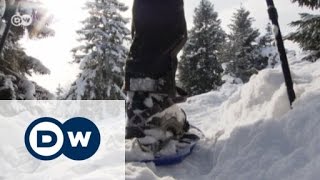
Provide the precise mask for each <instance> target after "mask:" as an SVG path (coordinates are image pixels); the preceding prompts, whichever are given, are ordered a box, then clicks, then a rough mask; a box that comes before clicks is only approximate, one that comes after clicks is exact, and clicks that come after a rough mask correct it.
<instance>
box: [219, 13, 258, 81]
mask: <svg viewBox="0 0 320 180" xmlns="http://www.w3.org/2000/svg"><path fill="white" fill-rule="evenodd" d="M249 16H250V12H249V11H247V10H246V9H244V8H243V7H241V8H240V9H237V11H236V12H235V13H234V14H233V17H232V24H230V25H229V28H230V30H231V33H230V34H229V36H228V39H229V41H228V43H227V45H226V47H227V48H226V52H225V55H224V61H225V62H227V63H228V64H227V68H226V71H225V73H226V74H230V75H231V76H233V77H237V78H240V79H241V80H242V81H243V82H247V81H249V78H250V77H251V75H252V74H254V73H256V72H257V70H258V69H261V67H259V68H257V65H259V64H261V63H260V62H259V61H261V57H257V55H258V56H260V54H257V43H256V42H255V40H256V39H257V37H258V36H259V31H258V30H257V29H254V28H253V27H252V22H253V20H254V19H253V18H251V17H249Z"/></svg>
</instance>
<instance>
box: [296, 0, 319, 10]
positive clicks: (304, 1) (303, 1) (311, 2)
mask: <svg viewBox="0 0 320 180" xmlns="http://www.w3.org/2000/svg"><path fill="white" fill-rule="evenodd" d="M291 1H292V2H297V3H299V5H300V6H308V7H310V8H311V9H318V8H320V1H319V0H291Z"/></svg>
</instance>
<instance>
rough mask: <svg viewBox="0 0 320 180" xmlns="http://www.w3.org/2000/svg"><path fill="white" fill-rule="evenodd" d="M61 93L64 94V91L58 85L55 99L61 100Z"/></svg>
mask: <svg viewBox="0 0 320 180" xmlns="http://www.w3.org/2000/svg"><path fill="white" fill-rule="evenodd" d="M63 93H64V90H63V88H62V87H61V84H59V85H58V87H57V89H56V99H58V100H59V99H63V98H62V96H63Z"/></svg>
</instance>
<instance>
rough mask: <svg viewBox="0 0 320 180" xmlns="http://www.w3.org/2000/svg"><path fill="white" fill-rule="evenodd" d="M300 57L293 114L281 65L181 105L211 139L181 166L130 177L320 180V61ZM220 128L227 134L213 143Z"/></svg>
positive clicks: (131, 170)
mask: <svg viewBox="0 0 320 180" xmlns="http://www.w3.org/2000/svg"><path fill="white" fill-rule="evenodd" d="M299 59H300V58H295V57H294V56H292V57H290V65H291V68H292V75H293V79H294V82H295V90H296V94H297V100H296V102H295V103H294V105H293V110H290V108H289V103H288V98H287V95H286V88H285V84H284V80H283V76H282V72H281V68H280V67H276V68H275V69H266V70H263V71H261V72H260V73H259V74H258V75H255V76H253V77H252V78H251V80H250V82H249V83H247V84H245V85H243V86H241V85H233V84H225V85H224V86H223V87H222V88H221V89H220V91H216V92H210V93H207V94H203V95H200V96H196V97H192V98H190V99H189V100H188V102H187V103H185V104H182V105H181V106H182V107H183V108H184V109H185V110H186V111H187V114H188V117H189V121H190V122H191V123H192V124H194V125H196V126H198V127H199V128H201V129H202V130H203V131H204V132H205V134H206V136H207V139H205V140H203V141H202V142H201V143H199V145H198V147H197V148H196V149H195V151H194V153H193V154H192V156H190V157H189V158H187V159H186V160H185V161H184V162H183V163H181V164H179V165H175V166H170V167H155V166H154V165H153V164H141V163H129V164H126V179H210V180H211V179H217V180H218V179H219V180H234V179H237V180H242V179H243V180H248V179H259V180H264V179H265V180H269V179H319V177H320V171H319V169H320V130H319V129H320V62H316V63H313V64H311V63H309V62H302V61H300V60H299ZM219 130H225V134H224V136H223V137H222V138H220V140H219V141H218V142H217V144H214V135H215V133H216V132H218V131H219Z"/></svg>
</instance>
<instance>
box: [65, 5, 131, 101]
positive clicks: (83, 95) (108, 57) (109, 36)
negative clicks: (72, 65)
mask: <svg viewBox="0 0 320 180" xmlns="http://www.w3.org/2000/svg"><path fill="white" fill-rule="evenodd" d="M86 9H88V11H89V17H88V18H86V19H85V20H84V21H83V24H84V25H83V28H82V29H81V30H79V31H78V34H79V35H80V36H81V38H80V42H82V45H80V46H78V47H76V48H74V49H73V53H74V62H76V63H79V64H80V69H81V70H82V72H81V73H80V74H79V76H78V78H77V80H76V81H75V82H74V83H73V84H72V86H71V88H70V90H69V92H68V93H67V95H66V98H65V99H77V100H80V99H85V100H88V99H90V100H102V99H123V98H122V96H121V89H120V88H121V86H122V83H123V77H124V75H123V66H124V62H125V58H126V55H127V52H128V50H127V49H126V48H125V47H124V45H123V43H124V41H125V40H128V35H129V33H130V32H129V30H128V29H127V28H126V26H125V25H126V23H127V22H128V21H127V20H126V19H125V18H123V17H122V15H121V13H122V12H125V11H126V10H127V9H128V8H127V7H126V6H125V5H124V4H123V3H120V2H119V1H118V0H92V1H89V2H87V3H86Z"/></svg>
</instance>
